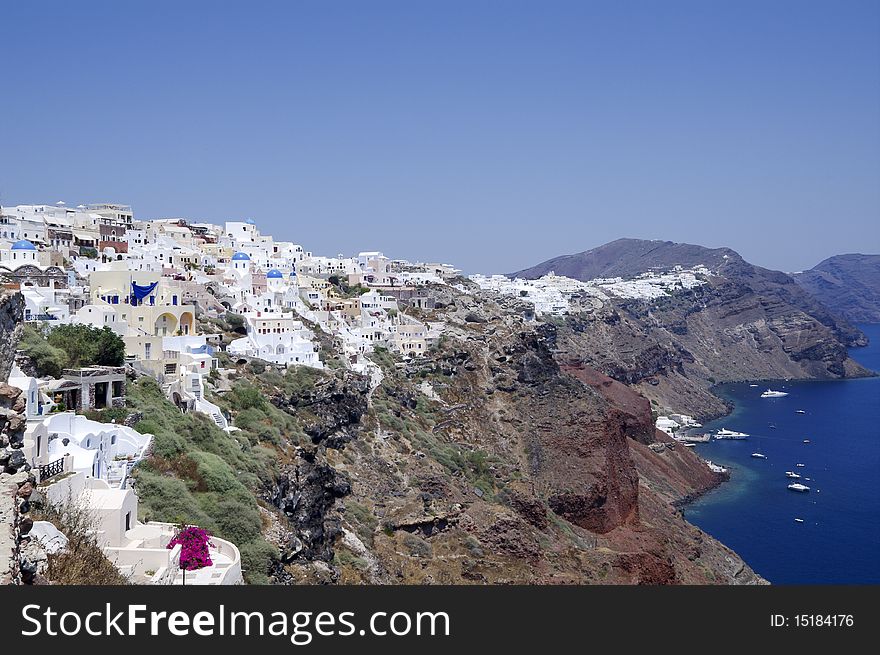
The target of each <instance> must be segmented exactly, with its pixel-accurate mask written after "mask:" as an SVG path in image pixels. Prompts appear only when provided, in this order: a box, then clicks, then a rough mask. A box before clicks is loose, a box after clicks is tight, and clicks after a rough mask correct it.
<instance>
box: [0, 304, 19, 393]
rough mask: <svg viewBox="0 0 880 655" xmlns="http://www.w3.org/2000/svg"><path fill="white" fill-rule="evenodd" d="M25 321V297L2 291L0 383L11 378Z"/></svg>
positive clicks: (0, 305) (0, 311)
mask: <svg viewBox="0 0 880 655" xmlns="http://www.w3.org/2000/svg"><path fill="white" fill-rule="evenodd" d="M23 319H24V296H22V295H21V294H20V293H18V292H12V291H9V290H7V289H0V381H6V380H7V379H8V378H9V371H10V370H11V369H12V363H13V361H15V349H16V347H17V346H18V342H19V340H20V339H21V331H22V329H23V328H22V325H23V323H22V321H23Z"/></svg>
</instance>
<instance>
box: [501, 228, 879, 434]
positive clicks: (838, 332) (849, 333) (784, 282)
mask: <svg viewBox="0 0 880 655" xmlns="http://www.w3.org/2000/svg"><path fill="white" fill-rule="evenodd" d="M700 264H702V265H704V266H706V267H707V268H708V269H709V270H711V271H712V275H710V276H709V277H708V279H707V280H706V283H705V284H703V285H701V286H698V287H695V288H693V289H690V290H680V291H677V292H676V293H674V294H672V295H670V296H667V297H664V298H662V299H659V300H653V301H644V300H625V299H613V298H612V299H611V300H610V301H608V302H606V303H604V304H603V305H602V306H601V307H595V306H585V307H583V308H580V311H579V308H578V307H577V306H576V307H575V312H574V313H573V314H572V315H570V316H568V317H566V318H565V319H564V320H563V321H561V323H562V324H561V325H560V329H559V336H558V344H557V346H558V356H559V357H560V358H562V359H564V360H566V361H568V362H570V363H572V364H578V363H583V364H586V365H589V366H592V367H594V368H596V369H598V370H599V371H601V372H602V373H604V374H606V375H608V376H610V377H612V378H614V379H616V380H620V381H622V382H625V383H626V384H630V385H633V386H634V387H635V388H636V389H638V390H639V391H640V392H641V393H643V394H644V395H645V396H647V397H648V398H649V399H650V400H652V401H653V402H654V403H656V404H657V405H658V406H659V407H662V408H668V409H673V410H675V411H681V412H686V413H691V414H696V415H698V416H702V417H706V416H709V415H717V414H719V413H722V412H723V411H724V410H725V406H724V404H723V402H722V401H721V400H720V399H718V398H717V397H715V396H714V395H712V394H711V393H710V391H709V389H710V388H711V387H712V386H713V385H714V384H716V383H721V382H726V381H735V380H745V379H784V378H793V379H812V378H816V379H827V378H839V377H850V376H860V375H866V374H868V372H867V371H866V370H865V369H864V368H863V367H861V366H860V365H859V364H857V363H856V362H855V361H853V360H852V359H850V358H849V357H848V355H847V346H850V345H858V344H863V343H864V335H862V334H861V332H860V331H858V330H857V329H855V328H854V327H853V326H852V325H850V324H849V323H847V322H846V321H844V320H842V319H838V318H835V317H834V316H833V315H832V314H831V313H829V311H828V310H827V309H825V308H824V307H823V306H822V305H820V304H819V303H818V302H817V301H816V300H815V299H814V298H812V297H810V296H808V295H807V294H806V293H805V292H804V291H803V290H802V289H801V288H800V287H799V286H798V285H797V284H796V283H795V282H794V281H793V280H792V278H791V277H789V276H788V275H785V274H784V273H779V272H777V271H769V270H767V269H762V268H759V267H756V266H752V265H751V264H749V263H748V262H745V261H744V260H743V259H742V258H741V257H739V255H737V254H736V253H735V252H733V251H732V250H729V249H726V248H721V249H715V250H710V249H707V248H701V247H699V246H690V245H687V244H674V243H670V242H662V241H660V242H655V241H636V240H631V239H626V240H621V241H616V242H613V243H611V244H608V245H607V246H603V247H602V248H598V249H596V250H593V251H588V252H586V253H581V254H580V255H572V256H568V257H565V258H559V259H557V260H550V261H549V262H546V263H545V264H541V265H539V266H537V267H534V268H532V269H527V270H526V271H523V272H521V273H519V274H517V275H524V276H528V277H535V276H538V275H543V274H545V273H546V272H549V271H550V270H555V272H556V273H557V274H572V273H573V274H576V275H579V276H580V278H581V279H591V276H600V277H604V276H623V277H632V276H636V275H638V274H640V273H644V272H646V271H652V270H653V271H668V270H670V269H672V268H673V267H674V266H684V267H693V266H697V265H700ZM560 267H561V268H560Z"/></svg>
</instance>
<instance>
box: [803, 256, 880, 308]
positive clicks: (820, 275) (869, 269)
mask: <svg viewBox="0 0 880 655" xmlns="http://www.w3.org/2000/svg"><path fill="white" fill-rule="evenodd" d="M792 277H793V278H794V280H795V282H797V283H798V285H800V286H801V288H803V289H804V290H805V291H807V292H808V293H809V294H811V295H812V296H814V297H815V298H816V299H817V300H818V301H819V302H821V303H822V304H823V305H825V306H826V307H828V309H830V310H831V311H833V312H834V313H836V314H838V315H840V316H842V317H844V318H845V319H847V320H849V321H852V322H854V323H880V255H859V254H851V255H837V256H835V257H829V258H828V259H826V260H825V261H823V262H821V263H819V264H817V265H816V266H814V267H813V268H811V269H810V270H808V271H802V272H800V273H795V274H793V275H792Z"/></svg>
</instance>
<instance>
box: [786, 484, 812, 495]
mask: <svg viewBox="0 0 880 655" xmlns="http://www.w3.org/2000/svg"><path fill="white" fill-rule="evenodd" d="M788 488H789V489H791V490H792V491H800V492H801V493H804V492H806V491H809V490H810V488H809V487H808V486H807V485H805V484H801V483H800V482H792V483H791V484H790V485H788Z"/></svg>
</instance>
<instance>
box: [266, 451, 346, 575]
mask: <svg viewBox="0 0 880 655" xmlns="http://www.w3.org/2000/svg"><path fill="white" fill-rule="evenodd" d="M350 493H351V483H350V482H349V480H348V478H347V477H346V476H345V475H343V474H340V473H339V472H338V471H336V470H335V469H333V467H331V466H329V465H328V464H326V463H324V462H319V461H318V460H317V458H316V457H315V456H314V455H313V454H310V453H307V452H305V451H302V452H300V453H299V454H298V457H297V461H296V464H295V465H293V466H291V467H288V468H287V470H286V471H285V472H284V473H283V474H282V476H281V478H280V479H279V480H278V482H277V483H276V484H275V486H274V488H273V489H272V490H271V492H270V493H269V494H268V499H267V500H269V502H270V503H271V504H272V505H274V506H275V507H277V508H278V509H280V510H281V511H283V512H284V514H285V515H286V516H287V519H288V522H289V526H290V527H291V528H292V529H293V532H292V534H291V535H289V537H288V544H287V547H286V548H284V549H282V559H283V560H285V561H287V562H292V561H314V560H322V561H325V562H329V561H331V560H332V559H333V543H334V541H335V540H336V538H337V537H338V536H339V534H340V524H339V519H338V517H335V516H333V517H331V516H330V515H329V514H330V510H331V509H332V508H333V505H334V503H335V502H336V500H337V499H339V498H343V497H345V496H347V495H348V494H350Z"/></svg>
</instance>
